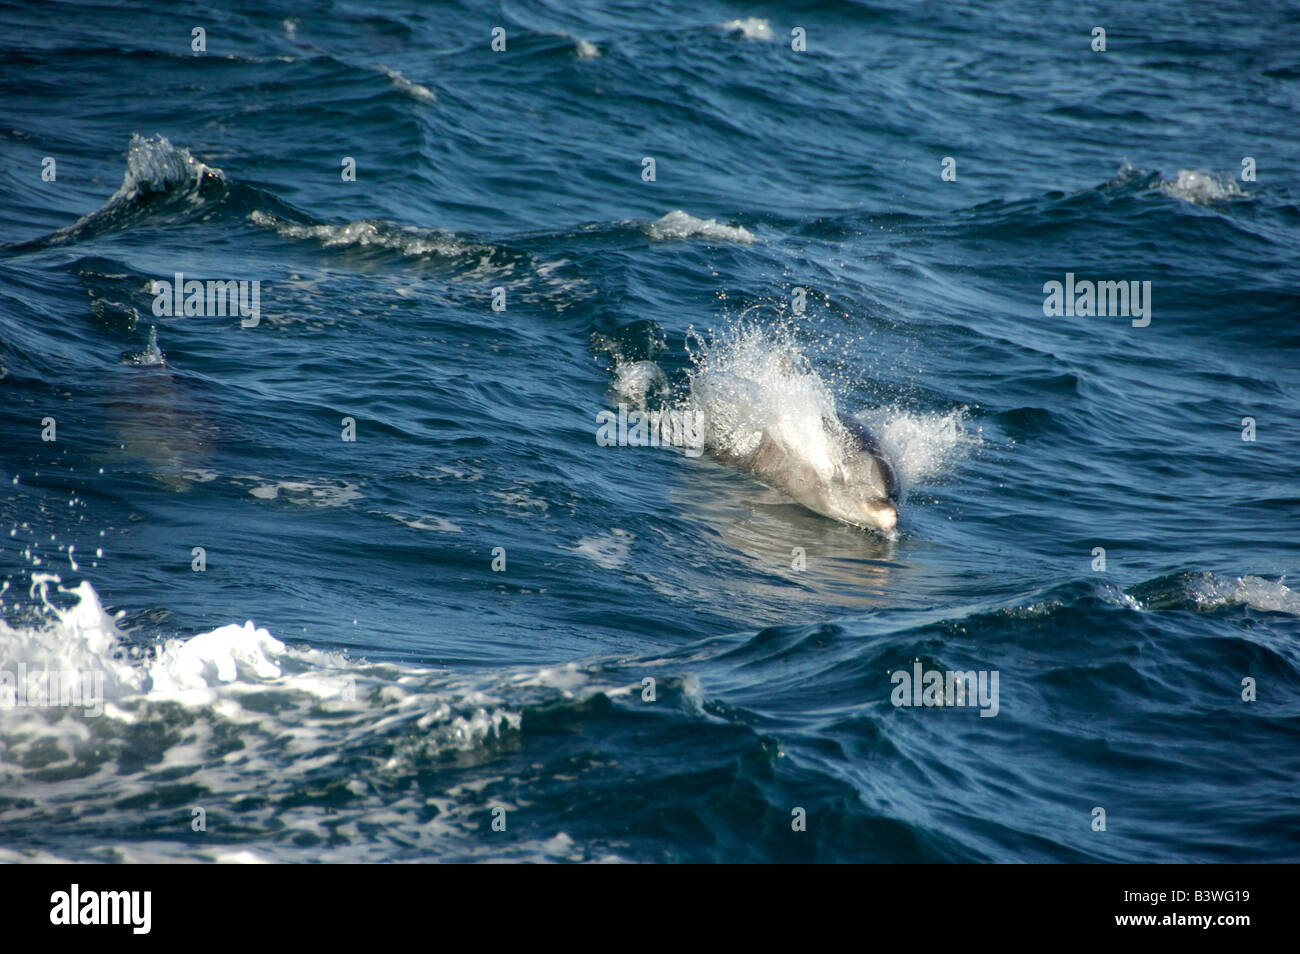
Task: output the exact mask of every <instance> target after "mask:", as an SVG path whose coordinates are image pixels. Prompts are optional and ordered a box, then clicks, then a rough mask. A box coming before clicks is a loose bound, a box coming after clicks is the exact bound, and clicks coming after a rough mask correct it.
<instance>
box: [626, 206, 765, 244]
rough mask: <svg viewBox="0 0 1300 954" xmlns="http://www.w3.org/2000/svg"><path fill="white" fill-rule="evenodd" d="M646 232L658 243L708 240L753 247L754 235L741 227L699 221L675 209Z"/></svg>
mask: <svg viewBox="0 0 1300 954" xmlns="http://www.w3.org/2000/svg"><path fill="white" fill-rule="evenodd" d="M646 231H647V233H648V234H649V236H650V238H651V239H652V240H654V241H656V242H659V241H665V240H669V239H688V238H706V239H716V240H718V241H723V242H739V243H740V244H742V245H751V244H753V242H754V233H753V232H751V231H749V229H747V228H745V227H744V226H740V225H719V224H718V220H717V219H699V218H696V217H695V216H693V215H689V214H688V213H686V212H683V211H682V210H681V209H674V210H673V211H672V212H669V213H668V214H667V215H664V216H662V217H660V218H658V219H656V220H655V221H653V222H651V223H650V224H649V225H648V226H647V227H646Z"/></svg>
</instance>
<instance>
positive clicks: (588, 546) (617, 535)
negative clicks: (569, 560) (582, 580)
mask: <svg viewBox="0 0 1300 954" xmlns="http://www.w3.org/2000/svg"><path fill="white" fill-rule="evenodd" d="M635 539H636V537H634V536H633V535H632V534H630V533H628V532H627V531H626V530H620V529H619V528H618V527H614V528H612V529H611V530H610V531H609V534H608V535H606V536H586V537H581V538H580V539H579V540H578V542H577V543H575V544H574V545H573V551H574V552H575V553H577V554H579V555H580V556H583V557H586V558H587V559H588V560H590V561H591V562H592V563H595V564H596V565H597V566H598V567H601V568H602V569H605V570H617V569H618V568H619V567H621V566H622V565H623V564H624V563H626V562H627V557H628V553H629V552H630V550H631V548H632V542H633V541H634V540H635Z"/></svg>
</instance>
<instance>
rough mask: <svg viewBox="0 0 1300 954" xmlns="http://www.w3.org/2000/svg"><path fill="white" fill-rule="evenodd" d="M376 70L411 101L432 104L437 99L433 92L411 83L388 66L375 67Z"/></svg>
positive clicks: (400, 72)
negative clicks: (416, 100)
mask: <svg viewBox="0 0 1300 954" xmlns="http://www.w3.org/2000/svg"><path fill="white" fill-rule="evenodd" d="M376 69H377V70H379V72H381V73H383V74H384V75H385V76H387V77H388V81H389V82H390V83H392V84H393V86H394V87H396V88H397V89H400V90H401V91H402V92H403V93H405V94H406V95H407V96H410V97H411V98H412V99H418V100H419V101H420V102H422V103H432V102H434V101H436V100H437V98H438V97H437V96H436V95H435V94H434V92H433V90H431V89H429V87H427V86H421V85H420V84H419V83H415V82H412V81H411V80H409V79H408V78H407V77H406V75H405V74H404V73H402V71H401V70H395V69H393V68H392V67H388V66H377V67H376Z"/></svg>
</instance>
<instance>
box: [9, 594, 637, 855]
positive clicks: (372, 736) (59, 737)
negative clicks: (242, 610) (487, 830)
mask: <svg viewBox="0 0 1300 954" xmlns="http://www.w3.org/2000/svg"><path fill="white" fill-rule="evenodd" d="M51 587H53V588H54V589H53V590H52V589H51ZM31 595H32V599H33V600H34V601H37V607H36V609H37V618H36V619H34V620H30V621H28V622H26V623H22V624H17V623H16V624H13V625H11V624H10V623H9V622H6V621H4V620H2V619H0V674H10V675H11V678H10V679H9V680H7V681H4V682H0V711H3V713H4V721H3V723H2V724H0V750H3V751H4V752H5V759H4V760H3V761H0V787H3V788H4V789H5V790H6V791H9V792H19V791H20V792H22V796H23V797H22V799H21V800H20V801H19V802H17V803H11V805H10V808H11V809H12V810H7V814H6V818H5V821H4V825H3V826H2V827H3V828H6V829H8V828H10V826H14V825H17V826H24V825H33V824H36V825H39V824H40V823H41V820H42V819H43V820H45V822H48V823H49V824H51V825H57V824H58V819H59V813H60V812H61V811H62V809H61V808H60V802H59V799H60V797H61V794H60V793H61V792H62V791H63V789H62V780H64V779H67V778H76V779H79V780H80V782H79V785H80V786H81V787H80V788H79V791H80V792H81V796H80V798H81V801H80V805H81V809H82V810H83V811H85V812H92V813H93V812H96V811H99V810H104V811H107V810H109V809H110V808H113V807H114V806H117V807H118V808H120V807H121V806H123V805H130V806H131V807H130V808H124V809H122V810H121V812H119V811H118V810H117V808H114V811H113V813H114V815H115V817H123V815H122V812H125V816H124V820H123V822H122V824H125V825H130V824H137V823H138V824H142V825H143V826H144V828H145V830H146V831H148V832H151V833H156V832H157V831H158V830H159V823H158V822H157V820H156V819H157V817H158V816H160V815H170V817H172V818H176V819H180V818H183V819H184V822H183V827H184V830H185V831H187V832H188V830H189V823H190V818H191V807H192V806H200V807H202V806H206V809H205V810H206V811H207V812H208V814H209V816H210V821H211V822H212V823H215V822H216V820H217V818H220V819H222V820H223V821H225V822H235V823H236V825H237V827H238V828H239V830H241V831H248V830H250V829H251V828H261V829H262V830H263V832H264V834H263V836H262V837H261V838H259V839H258V843H257V844H256V845H254V846H252V847H251V848H249V849H246V850H245V853H244V854H242V855H241V852H240V847H239V846H238V845H237V844H236V845H231V844H230V843H229V842H228V841H227V840H226V839H225V838H220V837H218V838H216V839H215V843H214V844H213V845H212V846H210V847H209V846H207V845H199V846H196V845H195V844H194V843H193V841H189V840H186V839H176V840H175V841H174V842H171V841H166V840H156V841H150V839H149V838H147V837H140V838H132V839H130V840H131V841H132V842H139V844H138V845H137V848H138V849H139V851H140V854H138V855H130V856H129V857H125V858H124V857H123V856H121V855H120V854H119V850H118V848H116V847H115V848H112V849H108V848H101V847H100V846H97V845H95V844H94V842H93V839H78V841H79V842H80V843H82V844H83V845H84V846H85V855H84V858H98V859H99V860H137V861H140V860H165V859H169V858H172V859H182V858H185V859H190V860H193V859H194V858H196V857H197V858H199V859H200V860H211V861H231V860H234V861H241V860H243V861H269V860H283V859H284V858H286V857H292V858H296V859H297V860H309V859H312V858H317V859H319V858H322V857H324V858H330V859H331V860H337V861H358V860H375V859H378V858H387V859H389V860H391V858H392V853H391V852H392V848H393V845H392V844H391V843H390V841H389V838H388V837H387V836H383V835H380V836H376V835H375V834H374V833H373V832H372V831H370V830H369V829H368V827H367V826H368V825H369V824H370V823H372V822H374V821H375V820H376V819H379V818H381V817H383V818H386V819H387V821H388V822H389V823H390V825H391V826H396V827H399V828H400V829H401V838H402V839H403V843H404V844H405V845H406V847H408V848H411V849H413V853H414V854H415V855H416V856H420V857H425V858H427V857H433V856H439V857H448V856H450V857H456V856H457V853H458V852H459V853H463V855H464V856H465V857H474V856H475V855H476V854H477V853H478V849H476V848H475V847H474V840H475V836H476V833H477V831H478V830H479V829H480V827H481V822H480V821H479V818H480V816H483V815H486V814H487V813H488V812H489V810H490V800H487V796H482V795H480V794H479V793H477V792H475V791H470V790H464V791H462V790H458V789H456V788H455V787H454V786H448V790H447V791H445V792H443V793H442V794H441V795H439V796H437V797H436V798H435V801H436V802H437V807H436V808H434V807H433V804H432V803H431V802H430V803H426V801H425V799H423V798H415V799H412V798H410V797H406V798H403V797H402V796H401V794H400V793H401V792H402V791H404V790H406V789H407V788H409V787H410V786H412V785H413V784H415V783H416V782H417V781H418V779H420V778H421V777H423V776H425V775H427V774H428V773H429V772H430V771H431V770H432V769H433V767H434V766H436V765H438V764H440V763H442V762H444V761H445V760H446V759H449V758H453V757H455V758H461V759H464V758H465V757H467V756H472V755H473V754H474V753H484V752H485V751H487V750H490V749H492V748H493V747H495V746H500V745H507V746H509V745H511V744H514V743H513V742H512V740H516V739H517V736H518V734H519V731H520V727H521V720H522V718H523V713H524V710H525V708H526V707H528V706H533V705H537V704H540V703H541V702H543V701H545V700H555V699H560V700H565V699H570V700H578V701H580V700H582V699H585V698H589V697H590V696H592V695H594V694H596V693H602V694H609V695H613V696H617V695H619V694H620V693H622V694H625V693H626V692H628V691H630V690H629V689H628V688H627V687H619V686H613V685H599V684H597V683H596V682H594V681H593V679H592V674H591V673H589V672H587V671H584V670H582V669H580V668H578V667H577V666H575V665H569V666H559V667H543V668H541V669H521V670H515V671H508V672H496V673H493V674H492V675H482V676H479V675H475V674H468V675H456V674H453V673H450V672H447V671H445V670H438V669H429V668H422V667H418V666H411V665H396V664H386V663H371V662H367V661H366V660H363V659H356V658H352V657H350V656H348V655H347V654H344V653H340V652H330V651H324V650H318V649H308V648H299V647H292V646H289V645H286V644H285V643H284V642H282V641H280V640H279V639H277V638H275V637H274V636H273V635H271V633H270V632H268V631H267V630H266V629H264V628H261V627H258V626H256V625H254V624H253V623H252V622H246V623H244V624H243V625H237V624H229V625H224V626H219V627H217V628H215V629H213V630H211V631H208V632H202V633H199V634H197V635H193V636H189V637H178V638H171V639H165V640H162V641H160V642H158V643H154V644H140V643H138V642H136V641H134V640H133V639H132V637H131V635H130V634H129V633H127V632H124V631H123V630H122V629H120V628H119V622H120V619H119V618H118V617H114V616H111V615H109V614H108V613H107V612H106V611H105V609H104V607H103V606H102V604H101V602H100V600H99V596H98V594H97V593H96V591H95V590H94V588H93V586H92V585H91V584H90V582H88V581H82V582H81V583H79V584H78V585H76V586H75V587H64V586H62V585H61V581H60V579H59V577H58V576H55V575H53V574H35V575H33V577H32V587H31ZM55 673H57V674H59V675H60V684H61V685H62V686H63V688H64V689H65V690H68V691H65V692H64V693H63V697H62V699H56V700H51V699H49V698H42V697H41V692H48V691H49V686H50V685H51V680H52V679H53V678H54V677H53V676H52V675H51V674H55ZM14 674H19V675H22V676H24V677H25V682H24V683H22V684H21V685H19V684H18V683H17V682H16V680H15V679H14V678H12V677H13V676H14ZM78 680H79V681H78ZM92 684H97V685H92ZM73 685H77V686H79V687H81V688H82V689H83V690H84V691H83V692H82V693H81V694H80V695H76V694H74V693H73V692H71V691H70V690H71V687H72V686H73ZM42 686H43V687H45V688H41V687H42ZM92 697H94V698H93V700H92ZM507 697H510V699H509V701H507ZM51 701H57V702H59V703H60V704H58V705H49V704H48V703H49V702H51ZM90 701H93V702H94V703H95V704H94V705H93V706H92V705H85V704H83V703H87V702H90ZM91 739H93V740H94V742H93V744H87V743H88V740H91ZM143 740H152V741H147V742H145V744H144V747H143V749H142V748H141V744H142V741H143ZM38 754H39V758H38V757H36V756H37V755H38ZM173 789H177V790H176V791H173ZM254 792H256V793H257V797H256V798H253V799H251V801H250V800H248V798H247V797H248V796H249V795H250V794H251V793H254ZM173 799H174V801H173ZM327 806H328V807H327ZM326 811H327V812H328V816H329V819H332V820H328V825H329V828H328V831H326V829H325V828H323V827H322V825H323V823H326V822H327V818H326V817H325V812H326ZM151 816H152V817H153V819H154V820H152V821H151V820H150V818H151ZM163 827H164V828H166V827H168V826H166V825H164V826H163ZM176 827H177V828H180V827H181V823H179V822H178V823H176ZM322 832H325V834H326V835H327V836H328V844H325V841H324V839H323V838H322V836H321V833H322ZM331 832H332V835H330V834H329V833H331ZM209 837H211V836H209ZM165 838H166V836H164V839H165ZM277 842H278V844H277ZM115 844H116V840H115ZM507 853H508V854H509V855H510V856H512V857H516V858H520V859H529V860H588V859H585V858H584V857H583V852H582V851H581V850H580V849H577V848H575V846H574V844H573V841H572V839H571V838H570V837H569V836H568V835H566V834H565V833H564V832H562V831H561V832H557V833H554V835H553V837H550V838H547V839H544V840H528V839H524V841H523V843H521V844H520V845H518V846H510V847H509V848H508V849H507ZM4 857H6V858H8V860H30V859H31V857H32V855H31V853H30V852H17V851H10V852H7V854H6V855H5V856H4ZM79 857H82V856H79ZM597 860H600V859H597Z"/></svg>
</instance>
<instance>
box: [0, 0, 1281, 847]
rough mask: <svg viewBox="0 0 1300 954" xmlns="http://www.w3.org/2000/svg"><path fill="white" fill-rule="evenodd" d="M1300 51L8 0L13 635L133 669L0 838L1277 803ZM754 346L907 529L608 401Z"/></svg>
mask: <svg viewBox="0 0 1300 954" xmlns="http://www.w3.org/2000/svg"><path fill="white" fill-rule="evenodd" d="M733 21H737V22H733ZM196 26H201V27H203V28H204V30H205V31H206V34H205V40H206V49H205V50H204V51H203V52H195V51H193V50H192V49H191V30H192V29H193V28H194V27H196ZM1097 26H1101V27H1103V28H1105V30H1106V49H1105V51H1094V50H1093V49H1092V44H1093V37H1092V30H1093V28H1094V27H1097ZM495 27H501V28H503V29H504V30H505V37H506V48H505V50H504V51H500V52H498V51H494V50H493V48H492V39H493V36H492V31H493V28H495ZM796 27H802V28H803V30H804V31H805V32H806V49H805V50H795V49H792V30H794V29H795V28H796ZM1298 104H1300V10H1297V8H1296V7H1295V6H1294V5H1292V4H1287V3H1280V2H1279V3H1274V2H1259V0H1255V2H1250V3H1246V2H1231V3H1219V4H1214V5H1209V6H1190V7H1189V6H1188V5H1185V4H1180V3H1173V2H1143V3H1137V2H1117V3H1109V4H1101V5H1095V4H1088V3H1082V4H1081V3H1077V2H1070V3H1065V2H1056V0H1052V2H1044V3H1037V4H1010V3H995V4H989V5H980V6H966V5H954V4H914V3H911V2H906V0H893V2H880V3H870V4H848V3H794V4H787V5H771V4H763V3H722V2H706V3H689V4H687V3H662V2H661V3H643V4H642V3H619V4H616V5H607V4H598V3H585V2H578V3H572V2H570V3H564V4H560V3H533V4H526V5H525V4H516V3H508V4H497V3H488V2H484V0H467V2H459V3H451V4H438V5H422V4H415V3H412V2H410V0H405V2H383V3H294V4H287V3H272V4H255V5H252V4H250V5H245V4H233V5H229V6H227V7H223V9H214V8H213V7H211V6H209V5H206V4H203V5H201V4H192V5H174V4H158V5H127V6H125V7H116V6H113V7H104V6H99V5H94V4H87V3H80V2H70V3H49V4H43V5H27V4H19V5H6V6H4V7H0V242H3V243H4V244H3V245H2V246H0V481H2V483H0V486H3V493H0V580H3V582H0V586H5V587H6V588H5V591H4V593H3V594H0V599H3V606H2V607H0V615H2V616H3V619H4V620H5V622H4V623H0V670H3V671H8V672H12V673H17V672H18V667H19V666H20V665H22V666H25V667H27V668H28V669H35V668H38V667H44V668H45V669H47V670H66V671H75V672H78V673H83V674H91V675H94V674H97V675H96V678H98V679H100V680H102V686H103V693H102V700H103V704H102V706H100V707H99V708H101V709H102V712H98V711H92V708H91V707H90V706H85V705H83V706H81V707H77V706H61V707H50V706H40V705H15V704H14V701H16V699H17V697H16V695H12V694H11V697H10V699H11V703H10V704H9V705H8V706H6V707H4V708H3V709H0V857H3V858H5V859H11V860H13V859H18V860H21V859H35V858H61V859H75V860H93V859H102V860H151V859H158V858H165V859H195V860H207V859H219V858H230V859H236V860H255V859H262V860H312V859H323V860H385V861H396V860H421V859H442V860H495V859H549V860H566V859H573V860H628V861H796V860H817V861H1175V860H1179V861H1254V860H1269V861H1278V860H1291V861H1294V860H1297V859H1298V858H1300V802H1298V799H1297V776H1298V774H1300V701H1298V693H1300V646H1298V644H1297V639H1298V638H1300V619H1298V614H1300V595H1297V593H1296V592H1295V591H1294V590H1292V589H1291V588H1289V586H1288V584H1287V582H1286V577H1287V575H1288V574H1291V573H1294V572H1295V571H1296V570H1297V568H1298V567H1300V546H1298V543H1300V540H1298V537H1300V534H1298V532H1297V531H1300V477H1298V476H1297V473H1298V471H1300V397H1298V393H1300V320H1298V319H1300V292H1298V291H1297V289H1298V288H1300V189H1298V187H1297V184H1296V176H1295V170H1296V169H1297V168H1300V145H1298V143H1297V136H1296V115H1297V105H1298ZM46 157H49V158H51V159H53V160H54V166H53V172H54V174H53V177H52V178H50V177H48V175H47V176H46V177H43V175H42V173H43V170H48V163H43V161H44V160H45V159H46ZM344 157H350V158H351V159H353V160H355V172H356V175H355V181H348V180H346V179H345V177H344V176H343V174H342V173H343V170H344V165H345V164H344ZM647 157H648V158H653V159H654V160H655V164H654V165H655V174H654V178H653V181H647V179H646V178H644V177H643V169H644V165H643V160H644V159H646V158H647ZM945 157H950V158H952V159H954V160H955V173H956V176H955V179H951V178H950V179H945V178H943V177H942V175H941V173H942V172H943V168H944V162H943V160H944V159H945ZM1247 158H1249V159H1250V160H1253V161H1252V162H1250V163H1244V162H1243V160H1246V159H1247ZM1250 168H1253V170H1254V173H1253V175H1252V174H1251V173H1250V171H1249V169H1250ZM1243 173H1245V175H1244V176H1243ZM177 272H181V273H183V274H184V276H185V277H186V278H188V279H199V280H203V281H206V280H223V281H225V280H230V281H243V282H252V281H257V282H259V283H260V285H259V288H260V293H259V294H260V306H259V313H258V322H257V324H256V325H252V326H249V327H244V326H243V325H242V323H241V320H240V317H238V316H232V315H229V314H227V315H225V316H218V315H189V316H186V315H183V314H182V315H166V314H163V315H159V314H156V313H155V310H154V304H155V296H154V294H153V282H154V281H155V280H167V281H171V280H172V277H173V276H174V274H175V273H177ZM1067 273H1069V274H1071V275H1073V276H1074V278H1075V279H1076V280H1078V281H1095V282H1100V281H1123V282H1125V283H1127V282H1136V283H1138V287H1139V288H1141V287H1142V283H1144V282H1149V283H1150V285H1149V286H1147V287H1148V288H1149V291H1148V293H1147V295H1146V297H1145V299H1144V300H1145V302H1146V303H1147V304H1149V306H1150V310H1149V323H1145V322H1143V321H1142V320H1141V319H1139V318H1131V317H1130V316H1128V315H1118V314H1108V315H1092V316H1080V315H1060V316H1056V315H1052V316H1049V315H1047V314H1045V309H1044V300H1045V298H1046V297H1047V296H1046V293H1045V290H1044V285H1045V284H1046V283H1049V282H1053V281H1057V282H1062V283H1064V282H1065V281H1066V280H1067V279H1066V275H1067ZM249 287H251V286H249ZM494 298H495V300H496V302H497V304H498V305H504V308H500V309H494V307H493V304H494ZM780 368H786V369H787V370H788V369H790V368H794V369H795V371H796V373H795V374H793V375H790V374H786V373H782V372H781V371H780V370H779V369H780ZM774 369H775V370H774ZM719 387H722V393H725V395H726V397H725V401H724V403H725V407H723V408H721V411H723V412H725V413H724V414H723V416H724V417H727V419H728V420H731V421H732V422H733V423H734V422H735V421H737V420H742V419H743V420H748V421H750V422H751V423H752V422H754V421H757V422H758V423H759V425H760V426H766V427H769V428H770V427H776V426H778V424H782V422H784V424H783V426H785V425H788V427H789V429H790V430H791V431H792V432H799V433H803V434H805V436H806V434H807V432H806V430H804V431H800V424H799V422H801V421H806V420H808V419H809V415H814V417H813V418H812V419H815V415H817V414H820V413H821V410H823V409H824V408H825V407H826V406H827V402H830V404H833V405H834V407H835V408H837V409H838V410H839V411H840V412H842V413H845V414H849V415H853V416H857V417H858V418H859V419H860V420H862V421H864V422H866V423H868V424H869V425H870V426H871V427H872V429H873V430H874V431H875V432H876V434H877V437H878V438H879V439H880V442H881V445H882V447H883V449H884V451H885V453H886V454H887V455H888V456H889V457H890V459H891V460H892V462H893V464H894V466H895V467H896V468H897V470H898V471H899V474H900V476H901V478H902V480H903V483H904V486H905V498H904V501H903V503H902V506H901V508H900V514H901V517H900V524H899V527H898V531H897V532H896V533H892V534H882V533H877V532H872V531H864V530H860V529H856V528H853V527H849V526H845V525H842V524H839V523H836V522H834V521H832V520H829V519H827V518H824V517H821V516H818V515H816V514H813V513H811V512H810V511H808V510H805V509H804V508H802V507H800V506H799V505H797V504H796V503H794V502H792V501H791V500H789V499H788V498H784V497H782V496H781V495H780V494H778V493H777V492H775V491H773V490H772V489H770V488H767V487H764V486H763V485H761V484H759V483H757V482H756V481H754V480H753V479H752V478H751V477H749V476H748V475H746V474H745V473H744V472H742V471H739V470H736V469H734V468H730V467H726V466H723V465H721V464H719V463H717V462H715V461H712V460H711V459H710V458H709V457H708V456H707V455H706V456H703V457H700V458H698V459H697V458H693V457H690V456H688V455H686V454H684V453H683V452H682V451H681V449H673V448H667V449H666V448H650V447H602V446H598V444H597V442H596V431H597V424H596V415H597V414H598V412H600V411H602V410H605V409H617V407H618V405H619V404H620V403H624V404H626V405H628V406H630V407H633V408H635V407H638V406H641V405H642V404H644V405H646V406H649V407H655V408H660V409H665V408H666V409H680V410H692V409H699V407H700V406H701V400H700V397H701V394H702V393H704V392H705V391H706V390H708V389H710V388H711V389H712V390H711V391H709V393H715V394H716V393H719V392H718V388H719ZM709 407H710V410H711V411H713V412H719V410H720V409H719V407H718V405H717V404H712V405H710V406H709ZM1246 418H1249V419H1251V422H1252V424H1247V423H1246V422H1245V421H1244V419H1246ZM47 419H52V421H53V431H50V424H49V421H48V420H47ZM347 419H350V420H351V422H352V424H351V426H350V428H349V424H348V420H347ZM710 426H722V425H720V424H717V419H716V414H715V419H713V420H712V422H711V424H710ZM348 436H355V440H346V439H344V438H345V437H348ZM45 438H52V439H45ZM1245 438H1253V439H1245ZM196 548H202V550H201V551H197V552H196ZM1097 548H1101V549H1100V550H1099V549H1097ZM200 560H201V561H202V562H200ZM494 563H495V568H494ZM198 566H201V567H202V569H201V571H200V570H199V569H196V567H198ZM245 621H251V623H250V624H249V625H247V626H246V625H245ZM917 664H919V665H920V666H921V670H922V671H923V672H928V671H932V670H933V671H939V672H940V673H944V672H951V671H975V672H985V673H995V674H996V675H997V678H998V681H997V695H996V705H993V704H991V702H990V704H985V705H974V704H965V705H962V704H954V705H945V706H924V705H923V706H919V707H918V706H898V705H895V704H894V700H893V699H891V696H892V695H893V694H894V690H895V683H894V674H895V673H899V672H907V673H911V672H913V671H914V669H913V667H914V666H916V665H917ZM0 678H2V677H0ZM647 680H652V682H647ZM1243 680H1247V682H1245V683H1243ZM0 688H3V687H2V686H0ZM956 701H957V703H961V701H962V700H961V698H960V697H958V699H957V700H956ZM974 701H975V700H967V702H968V703H973V702H974ZM994 712H996V714H994ZM981 713H987V714H986V715H981ZM196 809H202V813H201V815H202V825H199V821H198V819H199V817H200V813H197V812H196ZM799 809H802V813H801V812H799V811H798V810H799ZM1096 809H1103V810H1104V830H1101V829H1100V827H1099V818H1100V816H1099V815H1098V814H1097V812H1096V811H1095V810H1096ZM801 819H802V823H801ZM494 823H495V824H494ZM502 823H504V826H505V830H499V829H500V827H501V824H502ZM196 827H200V828H202V829H203V830H197V831H196V830H195V829H196ZM800 827H802V828H803V829H804V830H796V829H798V828H800Z"/></svg>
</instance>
